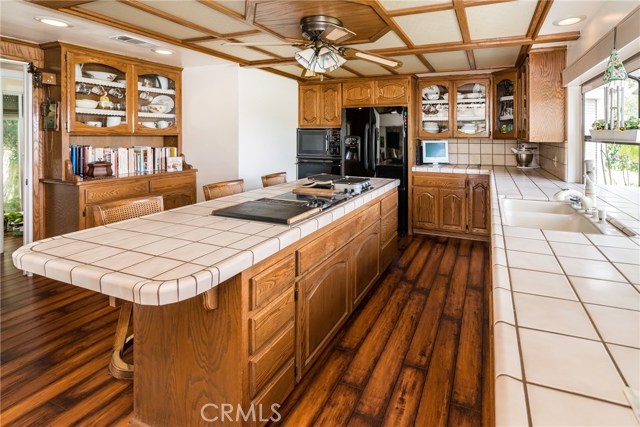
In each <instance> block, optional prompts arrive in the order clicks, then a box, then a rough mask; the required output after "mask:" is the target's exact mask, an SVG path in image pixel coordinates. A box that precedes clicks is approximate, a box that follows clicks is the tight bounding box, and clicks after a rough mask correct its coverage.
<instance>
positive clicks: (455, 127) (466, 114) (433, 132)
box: [417, 76, 491, 139]
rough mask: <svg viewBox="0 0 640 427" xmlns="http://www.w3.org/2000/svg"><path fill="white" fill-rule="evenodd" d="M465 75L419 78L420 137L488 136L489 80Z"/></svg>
mask: <svg viewBox="0 0 640 427" xmlns="http://www.w3.org/2000/svg"><path fill="white" fill-rule="evenodd" d="M464 77H465V78H460V77H458V78H449V79H446V78H427V79H420V80H418V96H417V98H418V104H419V107H420V108H419V109H418V111H417V113H418V118H417V119H418V123H419V126H418V136H419V137H420V138H426V139H430V138H436V139H439V138H449V137H456V138H471V137H476V138H487V137H489V136H490V135H491V132H490V129H489V123H490V120H489V117H490V113H491V101H490V100H491V79H487V78H486V77H485V76H477V77H476V76H472V77H469V76H464Z"/></svg>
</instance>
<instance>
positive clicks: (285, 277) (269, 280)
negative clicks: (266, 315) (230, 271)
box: [249, 255, 295, 310]
mask: <svg viewBox="0 0 640 427" xmlns="http://www.w3.org/2000/svg"><path fill="white" fill-rule="evenodd" d="M294 268H295V264H294V261H293V255H291V256H289V257H287V258H285V259H284V260H283V261H280V262H279V263H277V264H276V265H275V266H273V267H270V268H268V269H266V270H265V271H263V272H262V273H260V274H257V275H256V276H254V277H252V278H251V279H249V309H250V310H255V309H256V308H259V307H262V306H263V305H265V304H266V303H268V302H269V301H271V300H273V299H274V298H276V297H277V296H278V295H280V294H281V293H282V292H284V291H285V289H287V287H289V286H290V285H291V284H292V283H293V279H294V275H295V271H294Z"/></svg>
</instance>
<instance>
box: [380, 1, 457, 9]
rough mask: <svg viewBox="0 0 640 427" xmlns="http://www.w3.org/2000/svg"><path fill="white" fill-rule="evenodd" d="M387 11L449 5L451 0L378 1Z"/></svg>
mask: <svg viewBox="0 0 640 427" xmlns="http://www.w3.org/2000/svg"><path fill="white" fill-rule="evenodd" d="M380 3H382V6H384V8H385V9H387V10H399V9H410V8H412V7H420V6H432V5H434V4H443V3H449V4H451V0H380Z"/></svg>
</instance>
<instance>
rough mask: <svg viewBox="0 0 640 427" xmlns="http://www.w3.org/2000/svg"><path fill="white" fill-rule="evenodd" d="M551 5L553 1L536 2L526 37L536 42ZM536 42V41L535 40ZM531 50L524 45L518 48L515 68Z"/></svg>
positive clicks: (528, 46)
mask: <svg viewBox="0 0 640 427" xmlns="http://www.w3.org/2000/svg"><path fill="white" fill-rule="evenodd" d="M552 5H553V0H538V4H537V5H536V10H535V11H534V12H533V17H532V18H531V23H530V24H529V28H528V29H527V37H528V38H530V39H532V40H536V38H537V37H538V34H539V33H540V29H541V28H542V24H544V20H545V19H546V18H547V15H548V14H549V11H550V10H551V6H552ZM536 41H537V40H536ZM530 50H531V45H530V44H529V45H525V46H522V47H521V48H520V52H519V53H518V59H516V67H520V65H522V63H523V62H524V59H525V58H526V57H527V54H529V51H530Z"/></svg>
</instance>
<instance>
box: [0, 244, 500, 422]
mask: <svg viewBox="0 0 640 427" xmlns="http://www.w3.org/2000/svg"><path fill="white" fill-rule="evenodd" d="M20 245H21V239H15V238H10V237H9V238H7V236H6V235H5V254H4V255H2V258H1V260H0V265H1V266H2V284H1V285H0V299H1V301H0V303H1V309H2V313H1V317H0V330H1V337H0V344H1V353H0V358H1V360H0V370H1V377H0V380H1V383H0V384H1V390H0V419H1V420H2V425H3V426H65V427H67V426H126V425H128V420H129V418H130V416H131V412H132V410H133V402H132V384H131V382H127V381H118V380H115V379H113V378H112V377H111V376H110V374H109V371H108V369H107V365H108V362H109V356H110V349H111V346H112V340H113V334H114V331H115V325H116V322H117V316H118V312H117V310H116V309H114V308H111V307H109V305H108V302H107V297H106V296H104V295H99V294H96V293H95V292H91V291H85V290H82V289H79V288H77V287H74V286H71V285H67V284H64V283H60V282H56V281H54V280H51V279H47V278H43V277H39V276H34V277H33V278H28V277H26V276H23V275H22V272H20V271H18V270H16V269H15V267H13V264H12V262H11V256H10V254H11V252H12V251H13V250H14V249H15V248H17V247H18V246H20ZM401 248H402V250H401V253H400V255H399V257H398V258H397V259H396V260H395V261H394V263H393V265H392V266H391V267H390V268H389V269H388V270H387V272H386V273H385V274H384V275H383V277H382V278H381V279H380V281H379V283H378V284H377V285H376V287H375V289H374V291H373V292H372V294H371V295H370V296H369V297H368V299H367V300H366V301H364V302H363V304H362V305H361V307H360V308H359V309H358V311H357V312H356V313H354V315H353V316H352V317H351V319H349V321H348V322H347V325H346V326H345V328H344V329H343V330H342V331H341V333H340V335H339V336H338V339H337V340H336V345H335V346H334V347H333V348H331V349H329V350H328V351H326V352H325V354H324V355H323V356H322V358H321V360H319V361H318V363H317V364H316V365H315V367H314V368H313V370H312V371H311V372H310V374H309V375H307V376H306V377H305V378H304V379H303V381H302V383H301V384H299V385H298V387H297V388H296V390H295V391H294V392H293V394H292V395H291V396H290V397H289V398H288V399H287V401H286V402H285V403H284V405H283V406H282V408H281V409H280V413H281V414H282V415H283V416H284V418H283V420H282V421H281V422H279V423H277V425H280V426H282V427H302V426H322V427H325V426H368V427H371V426H411V425H415V426H445V425H452V426H480V425H482V424H483V417H482V409H483V405H486V404H491V402H488V401H487V399H484V396H485V395H486V393H487V390H488V387H489V385H490V383H489V382H488V381H486V379H485V377H486V376H487V373H486V372H487V371H486V367H487V366H488V363H487V359H488V353H487V352H488V348H489V341H488V324H489V322H488V304H487V298H488V294H487V281H488V274H489V272H488V270H487V266H488V250H487V245H486V244H485V243H480V242H469V241H461V240H454V239H443V238H416V239H410V238H405V239H404V240H403V241H402V242H401ZM274 427H275V425H274Z"/></svg>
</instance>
